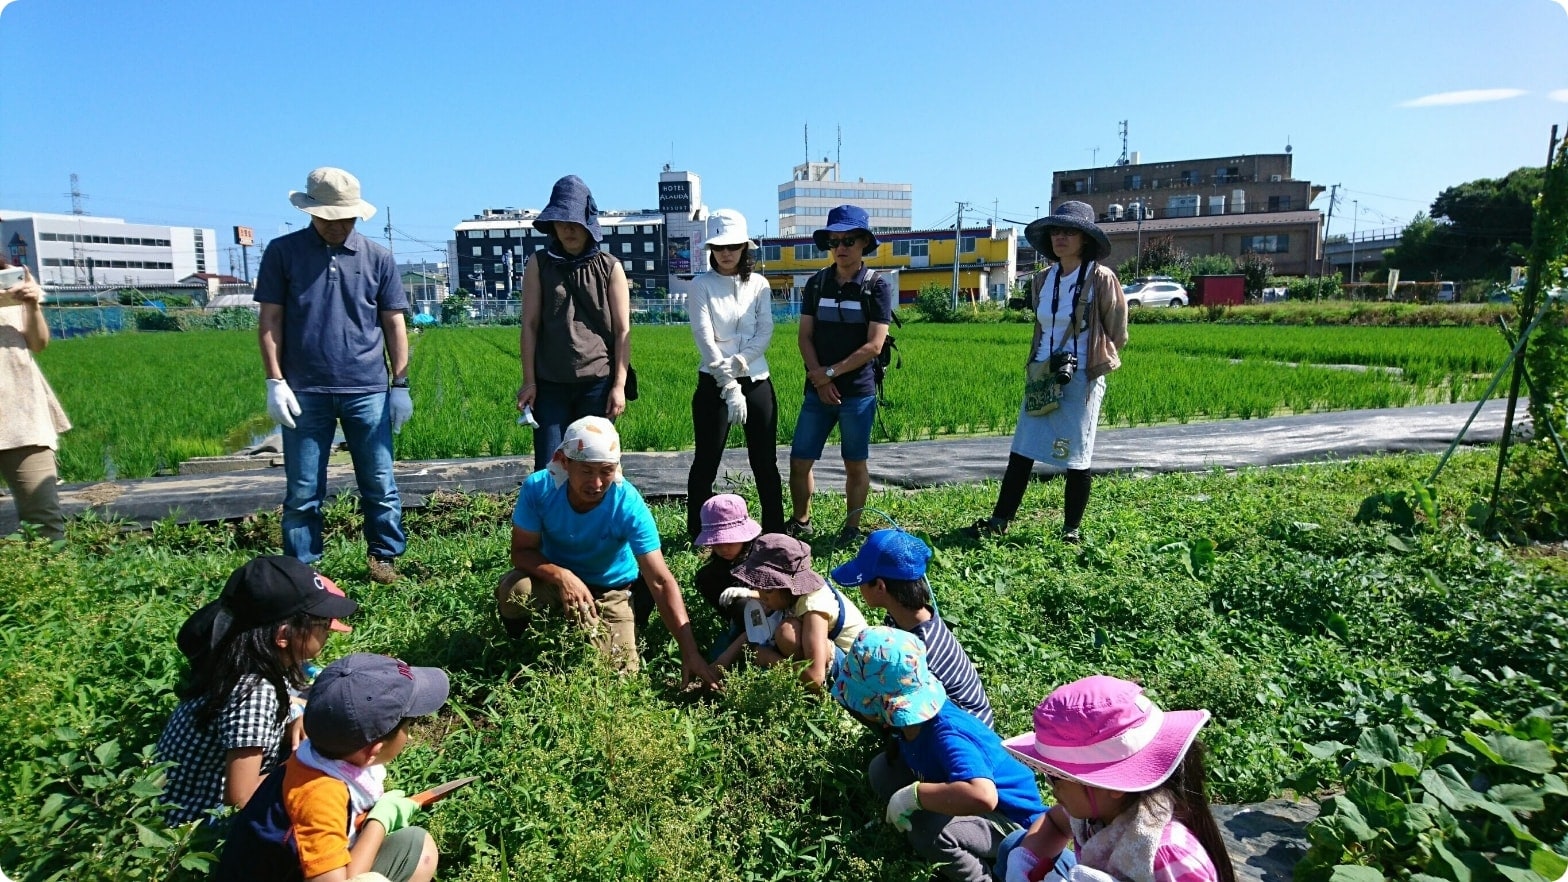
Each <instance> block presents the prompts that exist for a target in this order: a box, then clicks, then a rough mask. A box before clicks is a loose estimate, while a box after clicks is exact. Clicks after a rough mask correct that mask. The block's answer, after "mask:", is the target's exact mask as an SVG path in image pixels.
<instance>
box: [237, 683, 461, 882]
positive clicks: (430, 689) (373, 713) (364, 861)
mask: <svg viewBox="0 0 1568 882" xmlns="http://www.w3.org/2000/svg"><path fill="white" fill-rule="evenodd" d="M447 690H448V683H447V676H446V672H444V671H442V670H441V669H440V668H415V667H410V666H409V665H407V664H404V663H403V662H401V661H398V660H397V659H395V658H388V657H387V656H384V655H372V654H369V653H357V654H355V655H350V656H347V657H345V658H342V659H339V660H338V661H335V662H333V663H332V664H330V665H328V666H327V668H326V670H324V671H322V672H321V674H320V675H319V676H317V678H316V682H315V685H313V686H311V689H310V700H309V702H308V703H307V704H306V706H305V736H306V740H305V742H304V743H303V744H301V745H300V747H299V750H297V751H295V753H294V756H292V757H290V758H289V760H288V762H286V763H284V764H283V765H282V767H280V768H279V769H277V770H276V771H274V772H273V773H272V774H271V775H270V776H268V778H267V780H266V781H264V782H263V783H262V785H261V788H260V789H258V790H257V791H256V795H255V796H254V797H252V798H251V801H250V802H249V803H248V804H246V806H245V808H244V809H243V810H242V811H241V812H240V813H239V814H238V815H237V816H236V817H235V819H234V824H233V826H232V827H231V828H230V833H229V841H228V844H227V845H226V846H225V847H224V849H223V857H222V859H221V860H220V861H219V863H218V870H217V872H216V873H215V874H214V875H213V878H214V879H215V880H219V882H248V880H255V882H284V880H298V882H344V880H347V879H349V878H350V877H354V876H358V875H360V874H362V873H370V872H375V873H380V874H381V875H383V876H385V877H386V878H387V879H389V880H390V882H429V880H430V879H431V878H433V877H434V876H435V872H436V861H437V857H438V855H437V852H436V844H435V841H434V840H432V839H431V838H430V834H428V833H426V832H425V831H424V830H423V829H421V828H419V827H411V826H409V820H410V819H411V818H412V817H413V815H414V812H415V811H417V810H418V806H417V805H416V804H415V803H414V801H413V800H411V799H409V798H408V797H406V796H404V795H403V793H402V791H399V790H391V791H388V790H385V788H384V787H383V784H384V782H385V780H386V765H387V763H390V762H391V761H392V760H393V759H396V758H397V755H398V754H400V753H402V752H403V748H404V747H405V746H406V745H407V744H408V728H409V725H410V724H411V723H412V722H413V721H414V718H415V717H422V716H425V715H426V714H433V713H435V712H436V711H437V710H439V709H440V708H441V705H443V704H445V703H446V697H447Z"/></svg>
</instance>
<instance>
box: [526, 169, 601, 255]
mask: <svg viewBox="0 0 1568 882" xmlns="http://www.w3.org/2000/svg"><path fill="white" fill-rule="evenodd" d="M556 221H570V222H571V223H574V224H582V225H583V226H585V227H587V228H588V235H590V236H592V237H593V240H594V241H595V242H599V243H602V242H604V230H602V229H600V228H599V206H598V205H597V204H595V203H594V201H593V193H591V192H589V190H588V185H587V184H585V183H583V179H582V178H579V177H578V176H576V175H567V176H566V177H564V178H562V179H560V180H559V181H556V182H555V187H554V188H553V189H551V190H550V204H549V205H546V206H545V207H544V211H541V212H539V216H538V217H536V218H534V229H536V230H543V231H544V232H546V233H548V234H549V235H551V236H554V235H555V222H556Z"/></svg>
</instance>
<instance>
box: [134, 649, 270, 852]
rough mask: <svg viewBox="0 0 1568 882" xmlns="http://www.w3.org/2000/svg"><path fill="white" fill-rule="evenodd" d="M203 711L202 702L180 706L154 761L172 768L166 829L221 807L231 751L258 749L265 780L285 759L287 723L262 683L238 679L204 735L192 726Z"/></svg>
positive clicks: (195, 700)
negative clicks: (164, 763) (168, 763)
mask: <svg viewBox="0 0 1568 882" xmlns="http://www.w3.org/2000/svg"><path fill="white" fill-rule="evenodd" d="M201 706H202V700H201V699H200V698H193V699H190V700H187V701H182V702H180V706H179V707H177V708H175V709H174V715H173V716H171V717H169V722H168V724H167V725H165V726H164V727H163V735H161V736H160V737H159V738H158V747H157V755H158V760H159V761H160V762H173V763H175V765H174V767H172V768H170V769H169V776H168V785H167V786H166V788H165V790H164V799H165V801H167V802H168V803H169V805H170V808H169V812H168V814H167V816H166V818H167V820H168V823H169V824H170V825H174V824H184V823H186V822H189V821H194V820H197V819H198V818H201V817H203V816H204V815H205V814H206V813H207V812H208V811H210V810H212V809H215V808H219V807H221V806H222V805H223V784H224V779H225V777H226V775H227V772H228V763H227V759H228V752H229V751H231V750H238V749H240V748H245V747H259V748H261V749H262V755H261V774H262V776H263V777H265V776H266V774H267V772H269V771H271V769H272V768H273V766H276V765H277V764H278V763H279V762H281V761H282V760H283V758H284V753H283V730H284V727H285V723H284V722H282V721H280V720H281V718H280V715H279V714H278V695H277V691H276V690H274V689H273V688H272V687H271V686H270V685H268V684H267V682H266V681H265V680H262V679H261V678H260V677H256V676H254V675H252V676H249V677H246V678H243V679H241V680H240V682H239V684H238V685H237V686H235V689H234V691H233V692H232V693H230V695H229V700H228V702H227V703H226V704H225V705H224V706H223V710H222V711H220V712H219V713H218V716H217V718H216V719H215V720H213V723H212V725H211V726H210V727H209V728H207V729H202V728H200V727H199V726H197V724H196V712H197V711H198V710H200V709H201Z"/></svg>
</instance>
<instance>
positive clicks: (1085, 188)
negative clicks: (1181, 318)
mask: <svg viewBox="0 0 1568 882" xmlns="http://www.w3.org/2000/svg"><path fill="white" fill-rule="evenodd" d="M1291 159H1292V157H1291V154H1289V153H1266V154H1257V155H1251V156H1247V155H1243V156H1229V157H1214V158H1208V159H1189V160H1182V161H1178V162H1158V163H1143V162H1140V161H1139V156H1138V154H1137V153H1134V154H1132V162H1131V163H1129V164H1127V165H1113V166H1107V167H1104V168H1083V169H1072V170H1068V171H1059V172H1056V173H1055V174H1054V175H1052V177H1051V193H1052V198H1053V204H1060V203H1062V202H1066V201H1068V200H1078V201H1080V202H1087V203H1089V204H1090V205H1091V206H1093V207H1094V210H1095V213H1096V215H1097V216H1098V217H1099V220H1100V223H1101V225H1102V227H1103V229H1104V230H1105V232H1106V234H1107V235H1109V236H1110V238H1111V246H1112V259H1113V260H1115V261H1117V262H1120V261H1122V260H1125V259H1126V258H1127V257H1130V256H1132V255H1134V254H1136V253H1137V250H1138V242H1139V240H1140V239H1142V240H1147V239H1148V238H1149V237H1150V236H1170V237H1171V238H1172V239H1174V240H1175V243H1176V246H1177V247H1179V248H1181V249H1183V250H1184V251H1186V252H1188V253H1189V254H1229V255H1230V256H1232V257H1240V256H1241V255H1242V254H1244V253H1246V252H1249V251H1251V252H1256V253H1258V254H1264V255H1267V256H1268V257H1269V259H1270V260H1272V261H1273V263H1274V269H1275V272H1277V273H1279V274H1281V275H1302V274H1305V273H1307V272H1310V271H1314V270H1315V269H1316V267H1317V262H1318V260H1319V259H1320V256H1321V253H1322V251H1321V242H1322V238H1323V236H1322V232H1323V229H1322V221H1323V218H1322V213H1321V212H1319V211H1318V210H1316V209H1314V208H1311V207H1310V206H1311V205H1312V202H1313V200H1315V199H1316V198H1317V197H1318V195H1319V194H1320V193H1322V192H1323V190H1324V188H1323V187H1321V186H1314V185H1313V184H1312V183H1311V182H1310V181H1301V180H1296V179H1295V178H1294V177H1293V176H1292V174H1291Z"/></svg>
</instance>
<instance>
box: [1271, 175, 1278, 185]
mask: <svg viewBox="0 0 1568 882" xmlns="http://www.w3.org/2000/svg"><path fill="white" fill-rule="evenodd" d="M1279 182H1280V176H1279V175H1269V183H1271V184H1277V183H1279Z"/></svg>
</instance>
